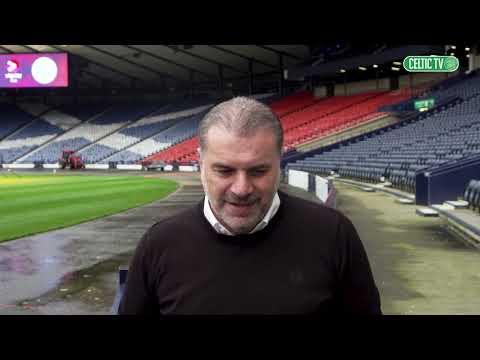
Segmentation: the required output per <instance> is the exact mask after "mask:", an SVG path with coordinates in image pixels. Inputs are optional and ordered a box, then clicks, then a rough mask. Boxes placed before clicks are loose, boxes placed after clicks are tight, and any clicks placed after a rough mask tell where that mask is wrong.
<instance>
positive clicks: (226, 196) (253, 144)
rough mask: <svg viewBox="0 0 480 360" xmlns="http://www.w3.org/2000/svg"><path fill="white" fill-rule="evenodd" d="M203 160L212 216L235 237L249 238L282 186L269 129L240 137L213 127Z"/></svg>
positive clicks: (209, 132)
mask: <svg viewBox="0 0 480 360" xmlns="http://www.w3.org/2000/svg"><path fill="white" fill-rule="evenodd" d="M206 144H207V145H206V149H204V151H203V152H202V153H201V156H200V171H201V179H202V184H203V188H204V190H205V192H206V193H207V195H208V199H209V200H210V207H211V208H212V211H213V213H214V214H215V216H216V217H217V219H218V221H220V222H221V223H222V224H223V225H224V226H225V227H226V228H227V229H229V230H230V231H231V232H232V233H234V234H248V233H249V232H250V231H251V230H252V229H253V228H254V227H255V226H256V225H257V224H258V223H259V222H260V221H261V220H262V219H263V217H264V216H265V214H266V213H267V211H268V209H269V208H270V205H271V203H272V201H273V197H274V196H275V193H276V191H277V190H278V186H279V183H280V156H279V153H278V149H277V144H276V139H275V134H274V132H273V130H271V129H269V128H263V129H260V130H258V131H255V133H254V135H251V136H249V137H240V136H237V135H235V134H232V133H231V132H228V131H227V130H225V129H223V128H222V127H216V126H214V127H211V128H210V129H209V130H208V132H207V136H206Z"/></svg>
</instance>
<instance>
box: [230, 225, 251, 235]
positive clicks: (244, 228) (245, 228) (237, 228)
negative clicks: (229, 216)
mask: <svg viewBox="0 0 480 360" xmlns="http://www.w3.org/2000/svg"><path fill="white" fill-rule="evenodd" d="M227 226H228V228H229V230H230V231H231V232H232V233H234V234H235V235H245V234H248V233H250V231H252V230H253V228H254V227H255V224H252V222H241V223H240V222H234V223H232V222H227Z"/></svg>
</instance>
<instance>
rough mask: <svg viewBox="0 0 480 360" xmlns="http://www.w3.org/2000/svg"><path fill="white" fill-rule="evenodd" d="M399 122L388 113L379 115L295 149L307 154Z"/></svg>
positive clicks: (397, 118) (399, 120) (398, 119)
mask: <svg viewBox="0 0 480 360" xmlns="http://www.w3.org/2000/svg"><path fill="white" fill-rule="evenodd" d="M401 121H402V119H400V118H399V117H397V116H395V115H392V114H388V113H387V114H381V115H380V116H378V117H375V118H374V119H371V120H369V121H367V122H365V123H360V124H358V125H355V126H353V127H351V128H348V129H344V130H341V131H339V132H336V133H334V134H331V135H328V136H326V137H325V136H322V135H320V136H319V137H318V138H316V139H312V140H310V141H308V142H306V143H303V144H300V145H298V146H296V149H297V151H299V152H307V151H310V150H314V149H318V148H321V147H324V146H328V145H331V144H334V143H337V142H340V141H343V140H348V139H350V138H352V137H354V136H357V135H360V134H363V133H366V132H369V131H373V130H377V129H380V128H382V127H385V126H389V125H393V124H396V123H400V122H401Z"/></svg>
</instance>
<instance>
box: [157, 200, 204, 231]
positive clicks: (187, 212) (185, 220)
mask: <svg viewBox="0 0 480 360" xmlns="http://www.w3.org/2000/svg"><path fill="white" fill-rule="evenodd" d="M198 206H199V205H198V204H195V205H192V206H190V207H188V208H186V209H184V210H181V211H180V212H178V213H176V214H174V215H171V216H168V217H166V218H164V219H162V220H159V221H157V222H156V223H155V224H153V225H152V226H151V227H150V229H149V231H152V232H162V231H165V230H167V231H170V230H180V229H185V227H186V226H187V225H189V226H191V225H193V224H195V223H198V222H199V216H200V213H199V211H198Z"/></svg>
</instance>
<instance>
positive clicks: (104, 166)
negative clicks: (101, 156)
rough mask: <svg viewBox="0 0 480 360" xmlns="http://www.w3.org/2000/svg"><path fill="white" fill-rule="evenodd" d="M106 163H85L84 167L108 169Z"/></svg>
mask: <svg viewBox="0 0 480 360" xmlns="http://www.w3.org/2000/svg"><path fill="white" fill-rule="evenodd" d="M108 168H109V166H108V164H85V169H93V170H108Z"/></svg>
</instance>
